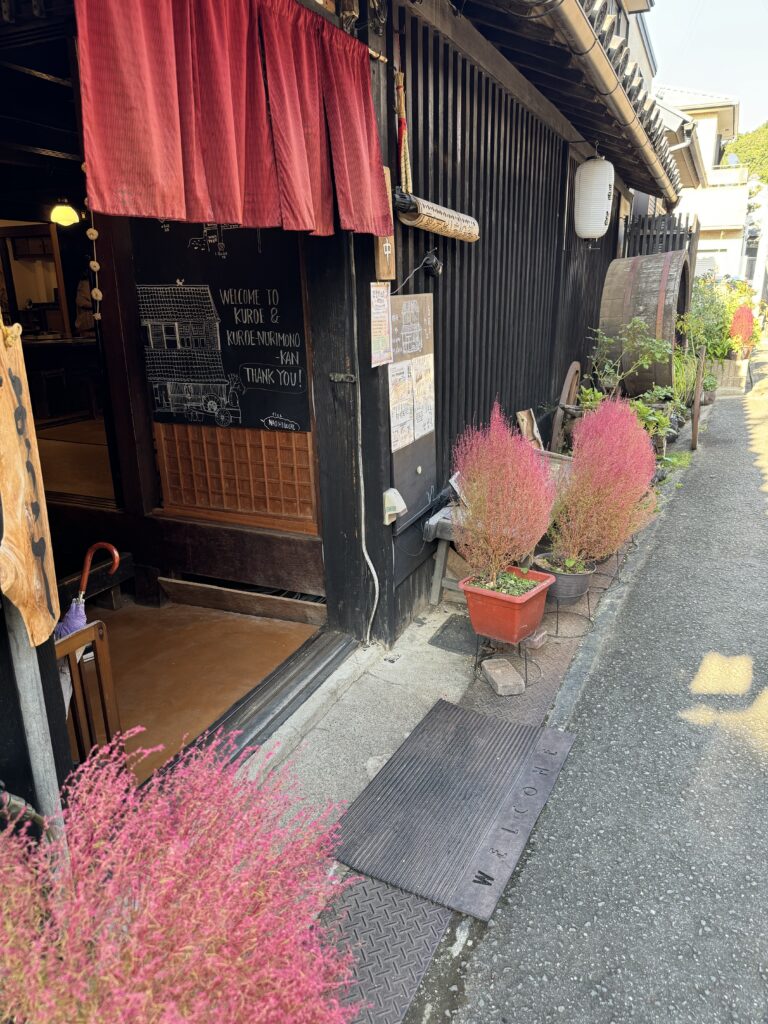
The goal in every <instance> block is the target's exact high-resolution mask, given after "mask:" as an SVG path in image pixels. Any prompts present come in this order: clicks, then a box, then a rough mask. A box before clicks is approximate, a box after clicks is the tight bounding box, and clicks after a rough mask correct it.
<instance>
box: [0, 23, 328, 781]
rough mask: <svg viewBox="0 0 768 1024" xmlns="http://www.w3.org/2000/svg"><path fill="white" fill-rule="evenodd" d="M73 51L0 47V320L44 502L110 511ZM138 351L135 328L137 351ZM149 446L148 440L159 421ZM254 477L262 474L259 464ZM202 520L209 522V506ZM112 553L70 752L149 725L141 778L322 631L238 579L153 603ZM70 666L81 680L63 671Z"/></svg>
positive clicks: (193, 587) (69, 694)
mask: <svg viewBox="0 0 768 1024" xmlns="http://www.w3.org/2000/svg"><path fill="white" fill-rule="evenodd" d="M72 54H73V49H72V45H71V41H67V40H65V39H60V40H54V41H51V42H47V43H44V44H36V45H33V46H20V47H14V48H9V47H8V46H7V45H5V44H2V46H1V47H0V85H3V86H4V88H3V93H4V96H5V97H6V101H7V102H5V101H4V108H5V109H4V112H3V113H2V114H0V121H1V122H2V127H3V135H4V137H5V141H4V142H3V143H2V145H0V307H1V310H2V316H3V320H4V322H5V323H7V324H12V323H19V324H21V326H22V329H23V335H22V344H23V351H24V358H25V364H26V369H27V376H28V382H29V388H30V396H31V403H32V408H33V415H34V420H35V428H36V433H37V438H38V444H39V450H40V458H41V466H42V472H43V477H44V485H45V491H46V497H47V501H48V504H49V509H50V508H52V507H55V506H67V507H68V514H69V516H70V517H71V516H77V515H78V510H81V509H82V510H84V509H93V508H101V509H105V510H110V509H111V510H114V511H116V512H118V511H119V510H120V508H121V471H120V470H121V467H120V458H119V450H120V446H119V445H118V444H116V426H115V417H114V409H113V408H111V406H110V399H109V387H108V373H109V372H110V369H109V367H108V365H107V363H108V361H107V360H106V359H105V354H104V337H105V332H108V331H109V330H111V329H112V325H111V324H110V322H109V319H108V318H107V317H105V319H104V320H101V319H100V317H99V316H98V315H97V316H94V313H95V312H96V313H97V314H98V308H97V307H95V304H94V299H93V294H92V290H93V288H94V286H95V281H96V279H95V274H94V269H93V261H94V247H93V244H92V240H90V239H89V238H88V236H87V233H86V232H87V230H88V228H89V227H90V226H91V220H90V215H89V213H88V210H87V205H86V204H85V201H84V196H85V180H84V176H83V173H82V169H81V165H82V155H81V144H80V132H79V130H78V124H77V119H78V113H77V108H78V97H77V89H76V85H75V84H73V83H76V74H73V56H72ZM97 269H98V268H97ZM142 345H143V340H142V338H141V337H137V338H136V346H137V347H139V348H141V346H142ZM111 372H115V370H114V367H112V371H111ZM155 426H156V425H153V427H151V428H150V429H155ZM199 429H200V430H201V431H202V432H203V435H205V434H206V433H207V435H209V436H210V438H212V439H215V440H216V442H217V444H218V443H219V442H220V440H221V438H222V436H229V435H227V434H226V430H227V428H226V426H219V425H215V424H213V423H212V424H211V425H210V426H208V425H203V426H201V427H200V428H199ZM240 433H241V434H245V433H246V431H241V432H240ZM254 433H259V432H257V431H254ZM271 436H274V435H271ZM278 441H280V439H279V438H278ZM155 442H156V447H157V431H156V430H155ZM295 448H296V445H295V444H294V449H295ZM160 472H161V467H158V473H160ZM263 472H264V475H265V479H266V478H267V477H269V475H270V472H271V470H270V467H269V465H268V464H267V460H266V459H265V463H264V471H263ZM265 486H267V484H266V483H265ZM280 486H282V481H281V484H280ZM295 489H298V488H297V485H295ZM177 505H178V502H177ZM158 513H159V514H162V509H159V510H158ZM174 514H176V515H184V514H186V513H185V509H184V508H183V507H182V508H178V507H177V508H175V509H174ZM195 514H196V513H195V510H194V509H190V510H189V515H190V516H192V517H194V516H195ZM224 515H225V513H222V516H224ZM206 516H207V518H208V519H209V520H211V519H214V520H215V518H216V512H215V510H214V511H213V512H211V510H207V511H206ZM55 523H56V517H55V516H53V517H52V524H53V529H52V543H53V552H54V560H55V562H56V569H57V575H58V577H59V579H58V582H59V585H60V586H59V590H60V597H61V603H62V615H63V614H64V613H65V611H66V610H67V608H68V606H69V603H70V601H71V599H72V596H73V594H74V593H75V592H76V591H77V590H78V587H79V583H78V582H77V581H78V580H79V576H80V565H79V564H77V563H75V562H74V561H73V560H72V559H71V556H67V557H61V558H59V557H57V552H58V551H64V550H65V549H66V550H69V549H70V548H71V545H69V544H65V543H64V541H65V539H66V538H64V537H62V536H61V533H60V532H59V534H58V535H57V531H56V526H55ZM60 529H61V528H60V527H59V530H60ZM102 541H103V542H107V543H111V542H112V538H111V537H110V536H108V535H105V536H93V537H92V542H93V543H95V542H102ZM254 543H258V540H257V539H256V540H255V541H254ZM82 556H85V551H83V552H82ZM120 556H121V560H122V568H121V569H120V570H119V572H118V573H117V574H115V576H114V577H110V576H109V575H108V573H107V567H108V566H109V558H108V557H106V556H105V555H104V552H103V551H101V552H97V554H96V556H95V558H94V562H93V568H92V573H91V578H90V581H89V587H88V590H87V596H88V599H87V600H86V604H85V615H86V619H87V621H88V622H89V623H93V622H94V621H101V622H103V623H104V624H105V625H106V636H107V638H108V655H107V657H106V663H105V659H104V658H103V657H102V664H101V666H100V668H98V671H97V666H94V662H96V661H98V660H99V659H98V652H94V648H93V646H92V645H91V644H86V645H85V647H84V648H82V647H81V648H79V649H77V650H76V651H75V652H73V654H72V655H71V656H70V655H66V656H62V660H61V662H60V665H61V666H62V673H63V677H62V689H63V692H64V694H65V701H66V702H67V705H68V714H69V727H70V740H71V745H72V750H73V754H75V755H78V751H79V755H78V756H79V757H81V756H82V749H87V748H88V747H89V742H93V741H100V740H103V738H104V736H105V734H106V732H113V731H114V730H115V726H116V725H117V727H118V728H119V729H120V730H121V731H126V730H128V729H132V728H133V727H135V726H142V727H143V728H144V729H145V730H146V732H145V733H144V734H143V735H142V736H141V737H140V739H137V740H134V741H133V742H134V745H139V744H140V745H142V746H147V747H155V746H157V745H159V744H162V745H163V746H164V748H165V749H164V752H163V753H162V754H160V753H156V754H154V755H152V757H151V758H150V759H148V760H147V761H145V762H144V763H143V764H142V765H141V766H140V767H139V769H138V774H139V776H140V777H145V776H146V775H147V774H148V773H149V771H150V770H151V769H153V768H155V767H156V766H157V765H158V764H160V763H162V762H163V761H164V760H165V759H166V758H167V757H169V756H172V755H174V754H175V753H176V752H178V750H179V749H180V748H181V747H182V746H183V745H184V744H185V743H186V742H189V741H191V740H192V739H194V738H195V737H197V736H198V735H200V734H201V733H204V732H205V731H206V730H208V729H209V728H210V727H211V726H212V725H214V724H215V723H216V722H218V721H219V720H220V719H221V718H222V716H225V715H226V713H227V712H228V710H229V709H231V708H232V707H233V706H236V705H237V704H238V702H239V701H242V700H243V699H245V698H246V697H247V695H248V694H249V693H252V692H253V691H254V689H255V688H257V687H258V686H259V685H260V684H261V683H262V682H263V681H265V680H267V679H268V678H270V677H271V676H272V675H273V674H274V673H275V672H276V670H277V669H278V668H279V667H280V666H281V665H283V664H284V663H285V662H286V659H290V658H291V657H292V656H295V655H296V654H297V652H300V651H301V650H302V648H303V647H304V645H306V644H307V642H308V641H309V640H310V639H311V638H312V637H313V636H315V635H316V634H317V633H318V630H320V629H321V628H322V621H323V618H324V608H323V602H322V598H320V597H317V596H316V597H315V598H313V601H314V610H311V611H310V614H305V613H301V614H298V615H297V614H295V613H294V612H293V611H291V610H290V609H288V611H287V613H286V616H285V617H283V615H282V613H281V614H279V615H271V614H269V613H268V610H265V606H264V602H263V601H261V602H260V601H259V600H255V601H250V600H249V596H250V595H249V588H248V587H247V586H241V588H240V591H239V592H240V594H241V596H242V600H240V601H239V602H238V601H237V600H235V601H233V600H232V599H231V598H229V599H227V600H223V601H222V598H221V594H220V593H219V594H218V596H215V599H212V600H210V601H209V600H207V599H206V598H205V593H207V592H208V591H211V592H213V593H214V595H216V593H217V592H218V591H221V590H222V589H223V588H220V587H216V586H215V585H211V586H207V587H206V586H200V585H199V582H198V583H197V584H195V583H190V584H189V586H188V587H187V588H185V586H184V581H183V580H171V579H169V580H168V581H167V586H166V588H165V589H163V585H162V581H161V597H162V600H161V602H160V604H159V605H158V604H155V605H145V604H142V603H140V602H139V601H137V599H136V589H135V585H134V578H133V574H132V571H131V566H132V565H133V557H132V556H133V553H132V552H131V551H130V550H124V549H122V548H121V550H120ZM68 559H69V560H68ZM99 581H101V582H99ZM115 581H117V582H115ZM206 582H207V583H209V584H215V583H216V582H218V581H216V580H211V579H208V580H207V581H206ZM268 583H269V581H266V580H260V579H254V580H253V588H252V590H253V592H254V594H255V595H256V597H258V595H260V594H261V595H264V594H273V595H278V605H276V606H275V607H279V601H280V600H282V601H285V600H286V598H287V597H290V595H285V594H284V593H282V592H280V591H277V590H273V589H270V587H269V586H268ZM201 591H202V594H203V596H202V597H201ZM226 593H227V594H229V593H230V591H226ZM303 603H305V604H306V603H309V602H303ZM216 605H218V606H216ZM233 607H234V608H237V609H238V610H235V611H233V610H231V609H232V608H233ZM296 619H299V620H302V619H303V620H309V621H296ZM73 658H74V661H73V660H72V659H73ZM77 674H79V675H80V679H79V680H78V679H75V680H73V679H72V676H73V675H77ZM67 677H69V678H67ZM104 686H109V687H110V688H111V689H112V691H113V694H114V701H113V706H114V707H116V711H115V712H114V714H112V715H111V716H109V715H108V714H107V712H106V710H105V708H107V707H108V706H109V703H110V702H109V700H107V701H106V703H105V701H104V699H103V694H100V692H99V689H100V687H104ZM81 705H82V706H81ZM78 714H79V715H80V718H81V719H82V721H81V722H80V723H78V721H77V720H76V719H77V716H78ZM110 717H111V718H112V719H117V721H114V720H113V721H108V718H110ZM81 748H82V749H81Z"/></svg>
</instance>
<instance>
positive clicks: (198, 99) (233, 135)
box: [75, 0, 392, 235]
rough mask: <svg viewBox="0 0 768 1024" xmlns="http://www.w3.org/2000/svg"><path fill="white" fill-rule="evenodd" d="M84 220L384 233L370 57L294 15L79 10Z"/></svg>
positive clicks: (255, 9) (252, 2) (277, 10)
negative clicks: (89, 215) (91, 214)
mask: <svg viewBox="0 0 768 1024" xmlns="http://www.w3.org/2000/svg"><path fill="white" fill-rule="evenodd" d="M75 9H76V14H77V25H78V44H79V57H80V78H81V91H82V103H83V126H84V136H85V155H86V166H87V179H88V201H89V204H90V208H91V209H92V210H94V211H97V212H100V213H107V214H113V215H117V216H130V217H157V218H159V219H161V220H179V221H193V222H199V221H216V222H218V223H231V224H242V225H244V226H247V227H284V228H286V229H289V230H294V231H311V232H313V233H315V234H321V235H327V234H332V232H333V188H334V184H335V189H336V199H337V203H338V209H339V218H340V221H341V226H342V228H343V229H344V230H349V231H358V232H366V233H371V234H376V235H386V234H389V233H391V231H392V215H391V211H390V208H389V203H388V200H387V194H386V188H385V184H384V175H383V172H382V166H381V153H380V149H379V140H378V132H377V127H376V120H375V116H374V110H373V101H372V98H371V85H370V68H369V59H368V50H367V47H366V46H365V45H364V44H362V43H360V42H358V41H357V40H356V39H352V38H351V37H350V36H347V35H345V33H343V32H341V31H340V30H339V29H337V28H335V27H334V26H333V25H331V24H330V23H329V22H328V21H326V19H324V18H322V17H321V16H320V15H318V14H315V13H313V12H312V11H308V10H306V9H305V8H303V7H301V6H300V5H299V4H298V3H296V2H295V0H226V2H223V3H222V2H221V0H136V2H135V3H133V4H129V3H126V2H125V0H76V4H75Z"/></svg>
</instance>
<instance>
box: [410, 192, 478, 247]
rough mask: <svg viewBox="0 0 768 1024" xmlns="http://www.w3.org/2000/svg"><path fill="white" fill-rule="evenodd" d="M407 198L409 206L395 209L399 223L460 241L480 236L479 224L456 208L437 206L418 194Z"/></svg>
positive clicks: (468, 240)
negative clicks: (420, 197) (406, 208)
mask: <svg viewBox="0 0 768 1024" xmlns="http://www.w3.org/2000/svg"><path fill="white" fill-rule="evenodd" d="M408 199H409V206H410V208H409V209H408V210H403V209H398V211H397V219H398V220H399V221H400V223H401V224H406V225H407V226H408V227H410V228H421V230H422V231H431V232H432V234H434V235H444V236H445V237H446V238H458V239H459V241H461V242H476V241H477V240H478V239H479V238H480V225H479V224H478V222H477V221H476V220H475V218H474V217H470V216H469V214H466V213H457V211H456V210H449V209H448V208H447V207H446V206H438V205H437V203H431V202H430V201H429V200H428V199H419V197H418V196H408Z"/></svg>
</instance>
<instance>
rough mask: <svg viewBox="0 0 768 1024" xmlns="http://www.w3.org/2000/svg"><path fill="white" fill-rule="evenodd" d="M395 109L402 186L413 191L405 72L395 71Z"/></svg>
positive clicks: (408, 190)
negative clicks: (406, 111) (406, 110)
mask: <svg viewBox="0 0 768 1024" xmlns="http://www.w3.org/2000/svg"><path fill="white" fill-rule="evenodd" d="M395 111H396V113H397V152H398V157H399V159H400V187H401V188H402V190H403V192H409V193H410V192H413V181H412V180H411V153H410V150H409V149H408V121H407V120H406V115H405V74H404V73H403V72H402V71H396V72H395Z"/></svg>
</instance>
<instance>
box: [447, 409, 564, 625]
mask: <svg viewBox="0 0 768 1024" xmlns="http://www.w3.org/2000/svg"><path fill="white" fill-rule="evenodd" d="M454 470H455V472H456V473H458V474H459V479H460V481H461V494H462V501H463V508H462V511H461V515H460V516H458V517H457V520H458V521H457V522H456V524H455V540H456V546H457V548H458V549H459V552H460V554H461V555H463V556H464V558H465V559H466V560H467V562H468V563H469V565H470V566H471V568H472V574H471V575H470V576H467V577H466V578H465V579H463V580H461V581H460V582H459V586H460V588H461V589H462V591H463V592H464V595H465V597H466V599H467V607H468V609H469V618H470V622H471V623H472V628H473V629H474V630H475V632H476V633H478V634H479V635H480V636H486V637H489V638H490V639H492V640H499V641H502V642H503V643H510V644H513V643H518V642H519V641H520V640H522V639H523V637H526V636H528V635H529V634H530V633H532V632H533V631H534V630H535V629H536V627H537V626H538V625H539V623H540V622H541V618H542V616H543V614H544V604H545V602H546V596H547V588H548V587H550V586H551V585H552V584H553V583H554V582H555V579H554V576H552V575H551V574H549V573H544V572H539V571H537V570H534V569H527V570H526V569H522V568H521V567H520V563H521V562H523V561H525V560H527V559H528V558H529V557H530V555H531V553H532V552H533V550H534V548H535V547H536V544H537V542H538V541H539V540H540V539H541V538H542V537H543V536H544V534H545V533H546V531H547V527H548V525H549V520H550V513H551V510H552V504H553V502H554V498H555V485H554V482H553V480H552V478H551V476H550V472H549V468H548V466H547V464H546V462H545V460H544V459H542V458H541V456H540V455H539V454H538V453H537V451H536V449H535V448H534V447H533V445H531V444H530V443H529V442H528V441H526V440H525V438H524V437H522V436H521V435H520V434H518V433H516V432H515V431H513V430H512V428H511V426H510V425H509V423H508V422H507V420H506V418H505V416H504V414H503V413H502V411H501V408H500V407H499V404H498V402H496V403H495V404H494V407H493V411H492V412H491V419H490V423H489V424H488V426H487V427H480V428H478V427H469V428H468V429H467V430H465V432H464V433H463V434H462V435H461V436H460V437H459V439H458V441H457V442H456V447H455V449H454Z"/></svg>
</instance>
